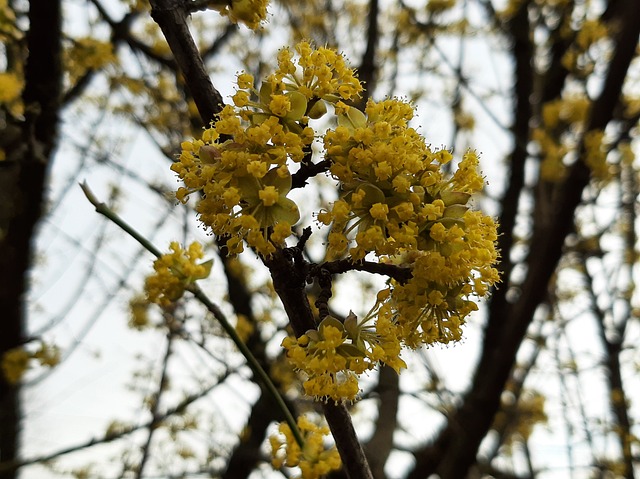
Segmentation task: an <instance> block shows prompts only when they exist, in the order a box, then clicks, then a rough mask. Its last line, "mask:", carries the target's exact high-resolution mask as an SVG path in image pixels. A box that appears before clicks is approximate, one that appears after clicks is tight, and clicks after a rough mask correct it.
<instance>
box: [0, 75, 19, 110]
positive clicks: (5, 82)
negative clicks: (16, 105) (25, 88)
mask: <svg viewBox="0 0 640 479" xmlns="http://www.w3.org/2000/svg"><path fill="white" fill-rule="evenodd" d="M21 92H22V81H21V80H20V78H19V77H18V76H17V75H16V74H15V73H10V72H7V73H0V104H3V103H4V104H7V103H11V102H13V101H15V100H16V99H18V98H19V97H20V93H21Z"/></svg>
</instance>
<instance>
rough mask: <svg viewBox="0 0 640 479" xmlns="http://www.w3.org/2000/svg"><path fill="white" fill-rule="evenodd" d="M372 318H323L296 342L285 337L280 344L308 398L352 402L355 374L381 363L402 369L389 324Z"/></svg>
mask: <svg viewBox="0 0 640 479" xmlns="http://www.w3.org/2000/svg"><path fill="white" fill-rule="evenodd" d="M374 319H375V317H374V316H371V315H370V316H368V317H367V318H365V320H363V321H361V322H358V320H357V318H356V316H355V315H354V314H353V313H351V314H349V316H347V318H346V319H345V321H344V323H342V322H340V321H339V320H338V319H336V318H334V317H332V316H327V317H325V318H324V319H323V320H322V321H321V323H320V325H319V326H318V329H317V330H310V331H307V333H306V334H304V335H302V336H300V337H299V338H297V339H294V338H292V337H287V338H285V339H284V341H283V343H282V345H283V347H284V348H285V349H286V350H287V357H288V358H289V361H290V363H291V365H292V366H293V367H295V368H296V369H299V370H301V371H304V373H305V375H306V376H307V377H306V379H305V381H304V384H303V387H304V392H305V394H307V395H308V396H313V397H316V398H322V399H325V400H326V399H332V400H333V401H336V402H339V401H343V400H348V401H351V400H354V399H355V398H356V396H357V395H358V392H359V390H360V388H359V385H358V376H357V375H358V374H361V373H363V372H364V371H367V370H371V369H373V368H374V367H375V366H376V365H377V364H378V362H380V361H382V362H385V363H387V364H388V365H390V366H392V367H393V368H394V369H395V370H396V371H398V372H399V371H400V369H402V368H404V367H406V364H405V363H404V361H403V360H402V359H400V356H399V355H400V349H401V345H400V342H399V339H398V336H397V335H396V328H395V327H394V326H393V324H392V322H391V321H385V320H378V321H377V322H376V324H375V326H373V325H372V323H373V320H374Z"/></svg>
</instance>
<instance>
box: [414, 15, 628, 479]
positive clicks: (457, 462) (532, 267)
mask: <svg viewBox="0 0 640 479" xmlns="http://www.w3.org/2000/svg"><path fill="white" fill-rule="evenodd" d="M637 6H638V5H637V2H626V3H625V7H624V9H625V11H624V12H623V14H622V15H621V18H620V27H621V29H620V34H619V35H618V38H617V41H616V48H615V51H614V54H613V58H612V59H611V61H610V63H609V69H608V73H607V76H606V79H605V82H604V87H603V89H602V92H601V94H600V95H599V97H598V99H597V100H596V101H595V104H594V106H593V109H592V112H591V116H590V119H589V122H588V124H587V131H590V130H601V129H604V127H605V126H606V125H607V124H608V122H609V121H610V120H611V118H612V116H613V112H614V109H615V107H616V105H617V104H618V101H619V97H620V93H621V91H622V85H623V82H624V79H625V77H626V74H627V71H628V68H629V64H630V63H631V60H632V59H633V57H634V55H635V51H636V48H637V44H638V36H639V35H640V22H638V21H637V20H636V16H635V11H636V9H637ZM583 151H584V146H582V149H581V154H580V155H579V156H580V157H582V152H583ZM588 182H589V169H588V167H587V166H586V165H585V164H584V162H582V161H577V162H576V163H575V164H574V165H573V166H572V167H571V168H570V171H569V174H568V178H567V180H566V181H565V183H564V185H563V188H562V191H561V192H560V194H559V195H558V199H557V202H556V203H555V204H554V205H552V211H551V215H552V216H551V218H550V221H548V222H547V223H546V224H545V225H544V226H542V227H540V228H538V229H536V230H535V231H534V235H533V238H532V241H531V244H532V245H535V248H532V250H531V252H530V256H529V259H530V261H529V262H528V263H529V271H528V274H527V277H526V279H525V280H524V282H523V285H522V295H521V297H520V298H519V300H518V301H517V302H516V303H514V304H512V305H510V306H508V307H505V308H504V310H503V311H502V312H501V313H500V312H498V311H495V312H492V314H503V315H504V316H503V318H501V319H500V320H499V321H500V322H501V323H502V324H503V325H504V327H503V328H501V329H500V331H498V332H496V333H495V336H494V337H493V338H492V347H485V348H484V349H483V354H482V357H481V359H480V363H479V365H478V368H477V370H476V374H475V377H474V381H473V385H472V388H471V392H470V393H469V395H467V397H466V398H465V402H464V404H463V406H462V407H461V409H460V410H458V411H457V412H456V414H455V416H454V417H453V418H452V420H451V421H450V423H449V424H448V426H447V427H446V428H445V429H444V430H443V431H442V432H441V433H440V435H439V437H438V439H437V440H436V442H435V443H434V444H433V446H431V447H429V448H426V449H424V450H421V451H419V452H418V453H417V455H416V456H417V457H416V459H417V464H416V468H415V469H414V471H412V473H411V474H410V475H409V477H425V476H429V475H430V474H432V473H436V472H437V473H438V474H439V475H440V477H441V478H442V479H457V478H460V477H465V475H466V473H467V471H468V470H469V468H470V466H471V464H472V463H473V462H474V461H475V457H476V453H477V450H478V447H479V445H480V442H481V441H482V438H483V437H484V436H485V435H486V432H487V431H488V429H489V427H490V425H491V421H492V418H493V417H494V415H495V413H496V411H497V410H498V408H499V406H500V395H501V392H502V391H503V389H504V385H505V383H506V381H507V379H508V377H509V372H510V370H511V368H512V366H513V364H514V361H515V356H516V353H517V351H518V349H519V346H520V344H521V342H522V339H523V337H524V335H525V334H526V331H527V328H528V326H529V324H530V323H531V320H532V318H533V315H534V313H535V311H536V310H537V308H538V306H539V305H540V304H541V302H542V301H543V300H544V297H545V295H546V292H547V285H548V283H549V280H550V278H551V277H552V275H553V273H554V272H555V270H556V267H557V264H558V262H559V259H560V257H561V255H562V250H563V246H564V241H565V238H566V237H567V235H569V234H570V233H571V232H572V231H573V229H574V215H575V211H576V208H577V207H578V205H579V204H580V201H581V198H582V192H583V190H584V188H585V187H586V185H587V184H588ZM505 253H508V252H505ZM540 258H544V261H540ZM490 321H493V319H491V320H490ZM480 411H481V413H480Z"/></svg>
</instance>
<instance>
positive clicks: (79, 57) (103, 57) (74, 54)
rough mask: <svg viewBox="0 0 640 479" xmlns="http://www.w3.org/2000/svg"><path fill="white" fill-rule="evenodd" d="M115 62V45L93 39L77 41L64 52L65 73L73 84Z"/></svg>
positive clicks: (87, 38) (79, 39)
mask: <svg viewBox="0 0 640 479" xmlns="http://www.w3.org/2000/svg"><path fill="white" fill-rule="evenodd" d="M115 61H116V57H115V55H114V52H113V44H112V43H111V42H109V41H106V42H103V41H100V40H97V39H95V38H92V37H84V38H78V39H75V40H73V43H72V45H71V47H70V48H68V49H66V50H65V51H64V64H65V71H66V72H67V73H68V75H69V77H70V79H71V82H72V83H75V82H76V81H77V80H78V79H79V78H80V77H82V76H83V75H85V74H86V73H87V72H88V71H90V70H98V69H100V68H103V67H104V66H106V65H108V64H110V63H114V62H115Z"/></svg>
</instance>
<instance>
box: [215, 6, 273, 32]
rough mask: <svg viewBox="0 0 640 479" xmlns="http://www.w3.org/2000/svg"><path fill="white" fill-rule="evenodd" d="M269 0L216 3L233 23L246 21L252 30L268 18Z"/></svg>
mask: <svg viewBox="0 0 640 479" xmlns="http://www.w3.org/2000/svg"><path fill="white" fill-rule="evenodd" d="M268 3H269V2H268V1H267V0H230V1H229V2H228V3H226V4H223V5H214V6H213V8H214V9H216V10H219V11H220V14H221V15H224V16H228V17H229V20H231V21H232V22H233V23H244V24H245V25H246V26H247V27H249V28H250V29H251V30H257V29H258V27H259V26H260V23H262V22H263V21H265V20H266V19H267V5H268Z"/></svg>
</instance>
